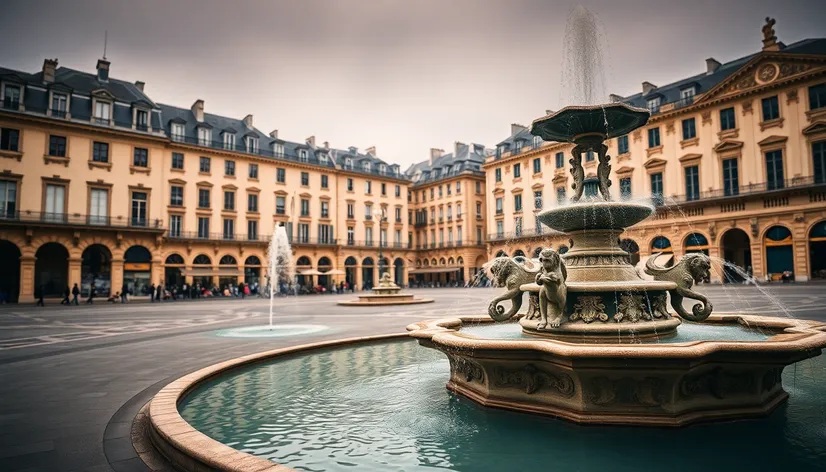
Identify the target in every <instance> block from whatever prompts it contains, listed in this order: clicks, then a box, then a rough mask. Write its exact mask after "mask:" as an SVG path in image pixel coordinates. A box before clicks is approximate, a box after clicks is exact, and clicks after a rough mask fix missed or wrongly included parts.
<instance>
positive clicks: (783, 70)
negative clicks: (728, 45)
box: [694, 52, 826, 103]
mask: <svg viewBox="0 0 826 472" xmlns="http://www.w3.org/2000/svg"><path fill="white" fill-rule="evenodd" d="M824 67H826V58H824V57H823V56H813V55H802V54H789V53H783V52H761V53H758V54H757V55H755V56H754V57H753V58H752V59H751V60H749V61H748V62H746V63H745V64H743V66H741V67H740V69H739V70H737V72H735V73H733V74H731V75H730V76H729V77H727V78H726V79H725V80H723V81H722V82H720V83H719V84H717V85H716V86H714V87H712V88H711V89H710V90H709V91H708V92H706V93H704V94H702V95H701V96H699V97H696V98H695V100H694V103H705V102H710V101H714V100H719V99H724V98H728V97H731V96H736V95H740V94H742V93H744V92H751V91H753V90H759V89H762V88H764V87H768V86H776V85H779V84H783V83H786V82H789V81H791V80H797V79H799V78H801V77H804V76H807V75H810V74H812V73H813V72H815V71H818V70H820V71H822V70H823V69H824Z"/></svg>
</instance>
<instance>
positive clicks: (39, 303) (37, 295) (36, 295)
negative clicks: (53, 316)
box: [34, 284, 46, 306]
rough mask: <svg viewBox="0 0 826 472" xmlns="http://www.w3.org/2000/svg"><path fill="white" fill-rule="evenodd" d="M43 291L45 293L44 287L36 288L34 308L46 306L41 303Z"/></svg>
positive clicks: (41, 285)
mask: <svg viewBox="0 0 826 472" xmlns="http://www.w3.org/2000/svg"><path fill="white" fill-rule="evenodd" d="M44 291H45V287H44V286H43V284H40V285H38V286H37V289H36V290H35V291H34V296H35V297H37V303H36V304H35V306H46V304H45V303H43V292H44Z"/></svg>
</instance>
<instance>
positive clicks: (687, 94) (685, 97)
mask: <svg viewBox="0 0 826 472" xmlns="http://www.w3.org/2000/svg"><path fill="white" fill-rule="evenodd" d="M695 93H696V89H695V88H694V87H688V88H684V89H682V90H680V106H681V107H684V106H687V105H691V104H692V103H694V95H695Z"/></svg>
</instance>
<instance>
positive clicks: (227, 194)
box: [224, 190, 235, 211]
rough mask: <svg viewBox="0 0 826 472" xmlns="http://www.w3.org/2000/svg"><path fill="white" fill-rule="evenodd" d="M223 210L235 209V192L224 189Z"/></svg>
mask: <svg viewBox="0 0 826 472" xmlns="http://www.w3.org/2000/svg"><path fill="white" fill-rule="evenodd" d="M224 210H229V211H235V192H233V191H232V190H224Z"/></svg>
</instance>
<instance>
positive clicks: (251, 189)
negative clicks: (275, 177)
mask: <svg viewBox="0 0 826 472" xmlns="http://www.w3.org/2000/svg"><path fill="white" fill-rule="evenodd" d="M260 191H261V189H260V188H258V187H247V192H250V193H259V192H260Z"/></svg>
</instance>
